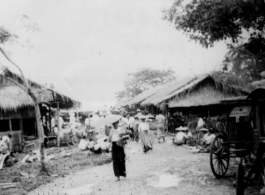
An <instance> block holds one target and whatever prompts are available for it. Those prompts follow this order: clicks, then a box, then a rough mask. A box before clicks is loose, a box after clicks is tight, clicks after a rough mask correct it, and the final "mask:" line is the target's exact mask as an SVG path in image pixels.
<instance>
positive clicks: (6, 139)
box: [2, 133, 13, 153]
mask: <svg viewBox="0 0 265 195" xmlns="http://www.w3.org/2000/svg"><path fill="white" fill-rule="evenodd" d="M2 142H3V143H2V146H3V151H4V152H9V153H11V152H12V149H13V148H12V134H10V133H9V134H8V135H4V136H3V137H2ZM4 145H6V147H5V146H4Z"/></svg>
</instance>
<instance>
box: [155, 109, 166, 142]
mask: <svg viewBox="0 0 265 195" xmlns="http://www.w3.org/2000/svg"><path fill="white" fill-rule="evenodd" d="M165 120H166V118H165V116H163V115H162V112H161V111H160V112H159V114H158V115H157V116H156V121H157V139H158V143H160V140H161V139H163V141H164V142H165V141H166V139H165V136H166V135H165Z"/></svg>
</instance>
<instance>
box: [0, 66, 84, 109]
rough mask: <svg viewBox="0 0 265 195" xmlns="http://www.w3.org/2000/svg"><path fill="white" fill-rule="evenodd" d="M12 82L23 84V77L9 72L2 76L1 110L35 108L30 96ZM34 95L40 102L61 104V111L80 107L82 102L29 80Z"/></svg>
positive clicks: (0, 87)
mask: <svg viewBox="0 0 265 195" xmlns="http://www.w3.org/2000/svg"><path fill="white" fill-rule="evenodd" d="M11 80H14V81H16V82H17V83H19V84H22V83H23V82H22V80H21V77H20V76H18V75H17V74H15V73H12V72H11V71H9V70H5V71H4V72H2V73H1V74H0V100H1V101H0V109H2V110H16V109H18V108H22V107H27V106H33V101H32V99H31V98H30V97H29V95H28V94H27V93H26V92H25V91H24V90H23V89H21V88H20V87H19V86H18V85H16V84H15V83H14V82H12V81H11ZM28 82H29V84H30V85H31V88H32V91H33V93H34V94H35V95H36V96H37V98H38V101H39V102H45V103H50V104H52V103H55V102H59V105H60V108H61V109H70V108H76V107H79V106H80V102H78V101H75V100H73V99H71V98H69V97H67V96H64V95H62V94H60V93H58V92H56V91H54V90H52V89H49V88H46V87H44V86H43V85H40V84H38V83H36V82H34V81H30V80H28Z"/></svg>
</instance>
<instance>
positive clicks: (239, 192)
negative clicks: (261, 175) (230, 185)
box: [236, 163, 245, 195]
mask: <svg viewBox="0 0 265 195" xmlns="http://www.w3.org/2000/svg"><path fill="white" fill-rule="evenodd" d="M244 192H245V182H244V167H243V165H242V163H239V165H238V170H237V175H236V195H244Z"/></svg>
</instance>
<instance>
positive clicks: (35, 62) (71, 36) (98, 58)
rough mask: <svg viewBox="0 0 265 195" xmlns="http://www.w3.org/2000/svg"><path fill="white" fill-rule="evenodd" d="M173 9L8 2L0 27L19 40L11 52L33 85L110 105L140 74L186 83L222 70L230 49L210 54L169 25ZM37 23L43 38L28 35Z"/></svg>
mask: <svg viewBox="0 0 265 195" xmlns="http://www.w3.org/2000/svg"><path fill="white" fill-rule="evenodd" d="M172 2H173V1H169V0H82V1H81V0H41V1H40V0H31V1H29V0H23V1H21V0H1V1H0V6H1V7H2V9H1V11H2V14H1V18H0V22H1V23H0V24H1V25H2V26H4V27H5V28H6V29H8V30H10V31H11V32H12V33H15V34H16V35H17V36H18V37H19V38H18V39H17V43H16V42H14V43H12V44H8V45H6V46H5V48H6V50H7V51H8V52H9V55H10V57H11V58H12V59H13V60H14V61H15V62H16V63H18V64H19V65H20V66H21V67H22V68H23V70H24V72H25V73H26V75H27V77H29V78H31V79H33V80H35V81H37V82H39V83H42V84H44V83H53V84H54V85H55V89H56V90H58V91H59V92H61V93H64V94H65V95H68V96H70V97H72V98H74V99H76V100H79V101H81V102H83V103H84V105H86V106H88V105H91V104H94V105H98V104H106V103H110V102H115V101H116V100H115V92H117V91H119V90H121V89H122V88H123V81H124V79H125V77H126V74H127V73H129V72H133V71H135V70H137V69H139V68H142V67H152V68H158V69H167V68H169V67H170V68H172V69H173V70H174V71H175V72H176V74H177V76H178V77H179V78H181V77H184V76H188V75H194V74H201V73H205V72H209V71H212V70H214V69H217V68H218V67H219V66H220V64H221V62H222V59H223V57H224V55H225V53H226V51H227V49H226V45H225V44H224V43H220V44H216V45H215V47H214V48H212V49H203V48H202V46H201V45H199V44H195V43H194V42H192V41H189V40H188V38H186V37H185V36H184V35H183V34H182V32H179V31H176V30H175V29H174V27H173V26H172V25H170V24H169V23H168V22H167V21H165V20H162V17H163V13H162V11H161V10H162V9H164V8H168V7H169V6H170V5H171V3H172ZM23 15H26V16H28V17H29V20H28V19H27V18H25V17H22V16H23ZM33 23H36V24H37V26H38V27H39V29H40V31H39V32H35V33H34V32H32V31H29V30H28V29H27V26H28V25H29V24H30V25H31V26H32V24H33ZM0 59H1V63H2V64H5V65H7V63H6V62H5V61H4V59H3V58H0Z"/></svg>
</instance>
